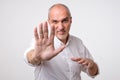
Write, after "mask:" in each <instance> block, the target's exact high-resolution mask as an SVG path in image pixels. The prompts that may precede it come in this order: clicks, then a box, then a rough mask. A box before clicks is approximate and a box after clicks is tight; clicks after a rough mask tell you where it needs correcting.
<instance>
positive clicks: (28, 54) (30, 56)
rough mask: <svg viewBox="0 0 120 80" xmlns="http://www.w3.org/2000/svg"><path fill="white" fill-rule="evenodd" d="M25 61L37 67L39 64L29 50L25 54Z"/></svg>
mask: <svg viewBox="0 0 120 80" xmlns="http://www.w3.org/2000/svg"><path fill="white" fill-rule="evenodd" d="M27 59H28V62H29V63H31V64H33V65H39V64H40V63H41V61H40V59H38V58H37V57H35V54H34V49H32V50H30V51H29V52H28V53H27Z"/></svg>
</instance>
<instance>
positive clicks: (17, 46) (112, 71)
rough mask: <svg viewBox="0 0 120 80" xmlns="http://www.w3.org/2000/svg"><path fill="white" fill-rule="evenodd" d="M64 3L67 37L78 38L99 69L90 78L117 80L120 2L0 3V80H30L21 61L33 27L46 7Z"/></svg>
mask: <svg viewBox="0 0 120 80" xmlns="http://www.w3.org/2000/svg"><path fill="white" fill-rule="evenodd" d="M54 3H64V4H66V5H67V6H68V7H69V8H70V10H71V13H72V17H73V23H72V27H71V31H70V32H71V34H73V35H76V36H77V37H79V38H81V39H82V40H83V42H84V44H85V45H86V47H87V48H88V49H89V51H90V52H91V54H92V55H93V57H94V59H95V61H96V62H97V63H98V65H99V68H100V74H99V75H98V76H97V77H96V78H94V79H92V78H90V77H88V76H87V75H86V74H84V73H82V79H83V80H120V70H119V68H120V62H119V61H120V59H119V57H120V0H63V1H62V0H43V1H42V0H0V80H34V75H33V71H34V68H33V67H30V66H28V65H27V64H26V63H25V62H24V59H23V55H24V51H25V50H26V49H27V48H28V47H29V43H30V42H31V39H32V38H33V27H34V26H35V25H38V23H39V22H40V21H44V20H47V11H48V8H49V7H50V6H51V5H52V4H54Z"/></svg>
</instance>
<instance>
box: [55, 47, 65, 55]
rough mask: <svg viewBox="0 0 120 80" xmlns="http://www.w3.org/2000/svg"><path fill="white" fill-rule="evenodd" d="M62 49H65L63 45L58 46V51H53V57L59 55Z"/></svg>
mask: <svg viewBox="0 0 120 80" xmlns="http://www.w3.org/2000/svg"><path fill="white" fill-rule="evenodd" d="M64 48H65V45H62V46H60V47H59V48H58V49H56V50H55V51H54V55H57V54H59V53H60V52H61V51H63V49H64Z"/></svg>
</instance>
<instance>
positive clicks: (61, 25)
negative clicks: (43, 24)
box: [58, 22, 64, 30]
mask: <svg viewBox="0 0 120 80" xmlns="http://www.w3.org/2000/svg"><path fill="white" fill-rule="evenodd" d="M58 28H59V30H62V29H64V27H63V23H62V22H59V24H58Z"/></svg>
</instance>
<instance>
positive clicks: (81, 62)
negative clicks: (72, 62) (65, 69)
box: [78, 59, 86, 64]
mask: <svg viewBox="0 0 120 80" xmlns="http://www.w3.org/2000/svg"><path fill="white" fill-rule="evenodd" d="M84 62H86V61H85V60H84V59H81V60H79V61H78V63H79V64H83V63H84Z"/></svg>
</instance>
